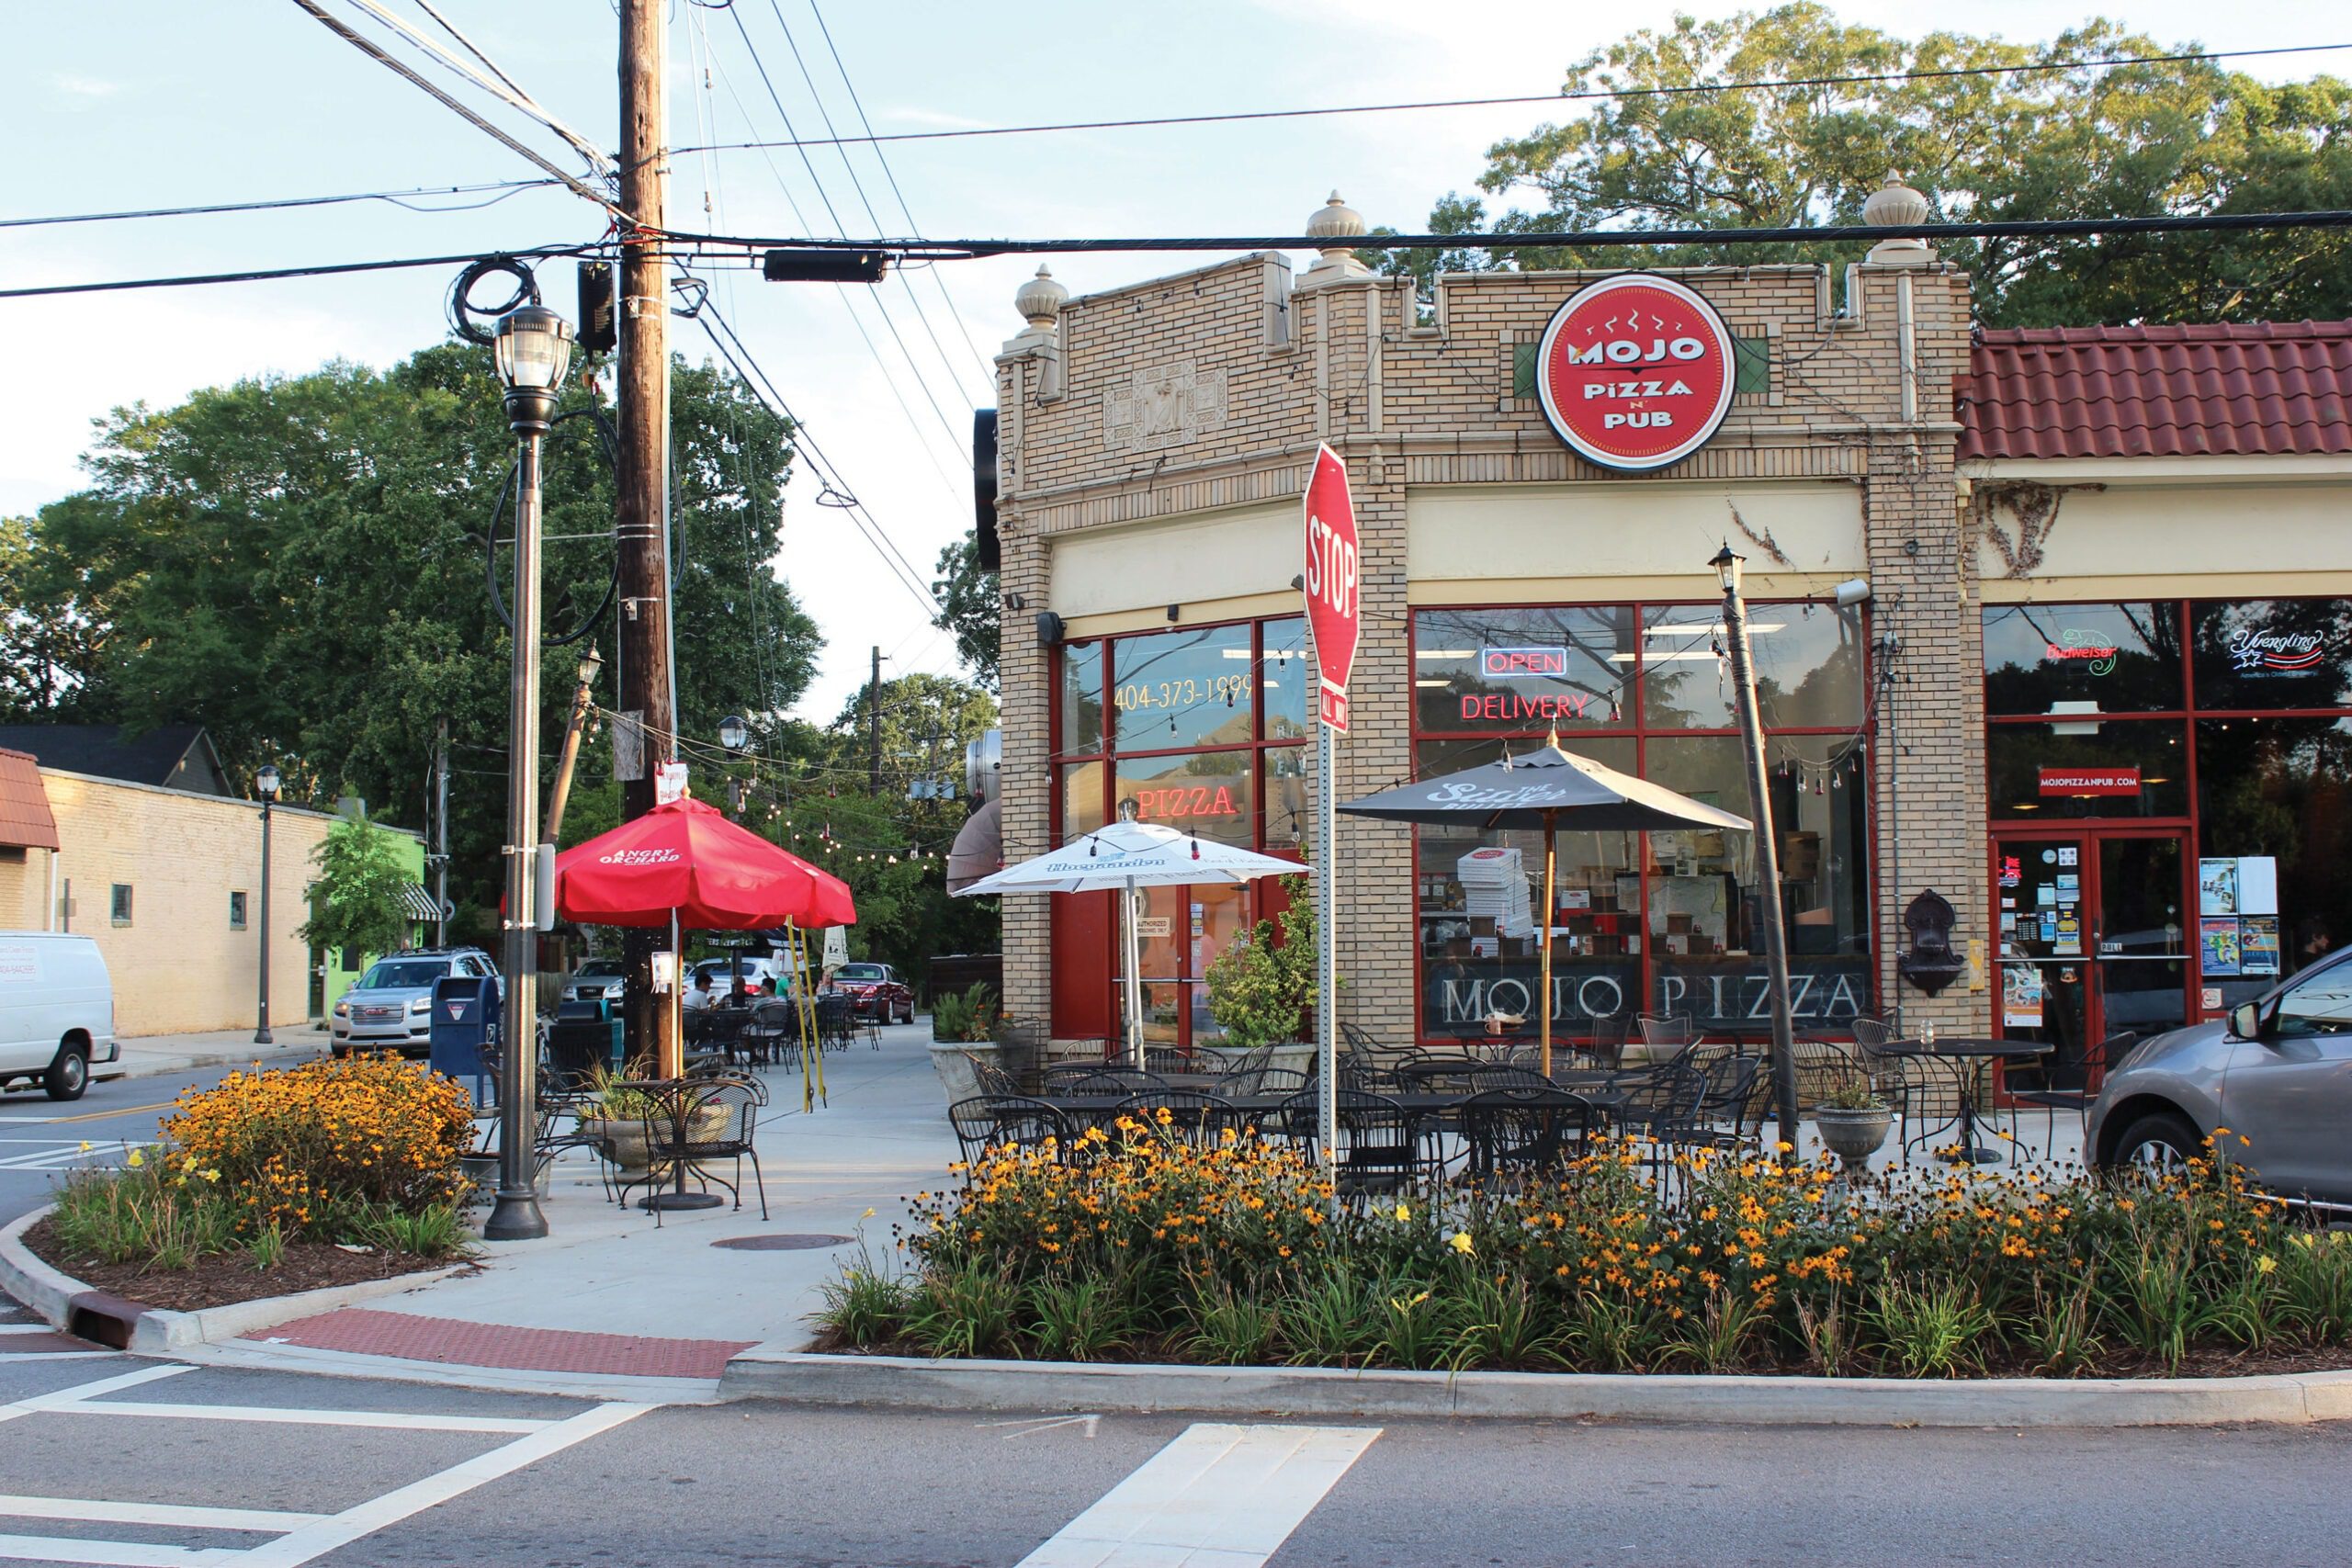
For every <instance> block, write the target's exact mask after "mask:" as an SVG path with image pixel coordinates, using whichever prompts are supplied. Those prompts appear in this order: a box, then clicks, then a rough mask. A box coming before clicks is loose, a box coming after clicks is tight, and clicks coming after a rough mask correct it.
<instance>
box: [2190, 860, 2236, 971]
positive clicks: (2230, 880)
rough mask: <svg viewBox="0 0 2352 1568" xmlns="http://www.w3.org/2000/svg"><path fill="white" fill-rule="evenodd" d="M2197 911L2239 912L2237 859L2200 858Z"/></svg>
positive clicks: (2210, 913)
mask: <svg viewBox="0 0 2352 1568" xmlns="http://www.w3.org/2000/svg"><path fill="white" fill-rule="evenodd" d="M2197 912H2198V913H2199V914H2200V915H2234V914H2236V913H2237V912H2238V863H2237V862H2236V861H2235V860H2200V861H2199V862H2198V863H2197ZM2232 973H2233V974H2234V973H2235V971H2234V970H2233V971H2232Z"/></svg>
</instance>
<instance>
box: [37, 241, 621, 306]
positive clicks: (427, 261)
mask: <svg viewBox="0 0 2352 1568" xmlns="http://www.w3.org/2000/svg"><path fill="white" fill-rule="evenodd" d="M597 248H598V247H596V246H594V245H539V246H536V247H534V248H532V249H529V250H521V251H502V252H500V253H499V254H501V255H508V256H516V257H534V256H577V255H586V254H590V253H592V252H594V251H595V250H596V249H597ZM480 260H481V252H479V251H469V252H466V253H465V254H461V255H454V256H408V257H404V258H402V259H401V260H399V261H364V262H323V263H321V264H319V265H314V266H278V267H266V268H262V269H258V270H255V271H251V272H205V273H193V274H182V275H180V276H174V277H121V278H112V279H109V280H107V282H104V283H48V284H41V285H40V286H38V287H36V288H0V299H36V298H40V297H41V296H44V295H51V294H112V293H117V292H119V291H121V290H124V289H131V288H195V287H197V286H198V285H202V284H210V283H262V282H267V281H269V280H270V279H273V278H280V277H326V276H334V275H335V274H338V273H349V272H396V271H399V270H401V269H402V268H404V267H419V266H463V265H466V264H467V263H468V262H473V261H480Z"/></svg>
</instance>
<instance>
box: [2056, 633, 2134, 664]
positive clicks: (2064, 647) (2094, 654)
mask: <svg viewBox="0 0 2352 1568" xmlns="http://www.w3.org/2000/svg"><path fill="white" fill-rule="evenodd" d="M2121 651H2122V649H2119V648H2117V647H2116V646H2115V645H2114V644H2113V643H2111V642H2104V641H2102V640H2100V638H2099V635H2098V633H2097V632H2075V631H2067V632H2060V633H2059V634H2058V636H2057V637H2055V638H2053V639H2052V641H2051V642H2050V644H2049V645H2048V647H2047V648H2046V649H2044V650H2043V655H2042V656H2043V657H2044V658H2046V659H2050V660H2056V661H2059V662H2062V663H2069V664H2082V665H2084V666H2086V668H2087V669H2088V670H2089V671H2090V672H2091V673H2092V674H2094V675H2105V674H2108V673H2110V672H2111V671H2113V670H2114V669H2115V656H2116V655H2117V654H2119V653H2120V652H2121Z"/></svg>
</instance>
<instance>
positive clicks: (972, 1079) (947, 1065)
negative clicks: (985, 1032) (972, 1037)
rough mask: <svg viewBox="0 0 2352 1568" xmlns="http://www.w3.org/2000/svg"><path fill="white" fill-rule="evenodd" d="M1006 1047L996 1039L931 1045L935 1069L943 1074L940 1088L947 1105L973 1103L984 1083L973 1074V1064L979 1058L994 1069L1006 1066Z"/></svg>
mask: <svg viewBox="0 0 2352 1568" xmlns="http://www.w3.org/2000/svg"><path fill="white" fill-rule="evenodd" d="M1003 1050H1004V1047H1003V1046H1001V1045H999V1044H998V1043H996V1042H995V1041H993V1040H982V1041H963V1042H956V1041H946V1040H935V1041H933V1042H932V1046H931V1070H932V1071H933V1072H934V1073H936V1074H937V1075H939V1087H940V1088H941V1089H944V1090H945V1091H946V1093H947V1103H948V1104H950V1105H954V1104H955V1103H956V1102H957V1101H958V1100H969V1099H971V1098H972V1097H973V1096H974V1095H976V1094H978V1093H979V1092H980V1081H979V1079H978V1077H976V1076H975V1075H974V1073H973V1072H972V1062H973V1060H974V1059H978V1060H979V1061H982V1062H986V1063H988V1064H989V1066H1001V1065H1002V1053H1003Z"/></svg>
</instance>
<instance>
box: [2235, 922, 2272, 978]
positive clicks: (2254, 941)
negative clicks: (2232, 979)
mask: <svg viewBox="0 0 2352 1568" xmlns="http://www.w3.org/2000/svg"><path fill="white" fill-rule="evenodd" d="M2238 973H2239V974H2241V975H2276V974H2277V973H2278V916H2276V915H2242V916H2240V917H2239V918H2238Z"/></svg>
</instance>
